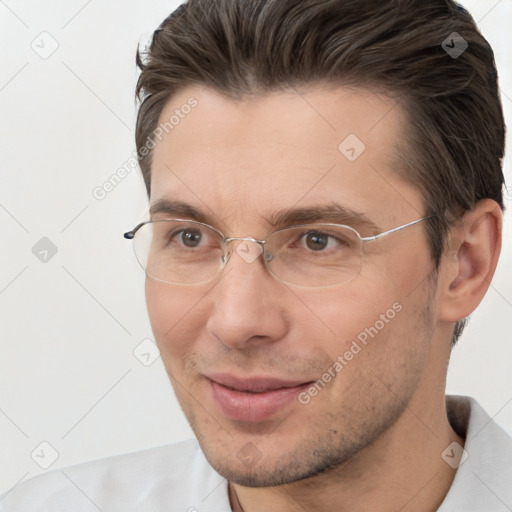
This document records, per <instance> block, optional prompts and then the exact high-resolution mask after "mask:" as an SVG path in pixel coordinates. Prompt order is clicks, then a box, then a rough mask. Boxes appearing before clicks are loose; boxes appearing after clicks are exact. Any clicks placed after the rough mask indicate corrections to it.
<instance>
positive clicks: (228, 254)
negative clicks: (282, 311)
mask: <svg viewBox="0 0 512 512" xmlns="http://www.w3.org/2000/svg"><path fill="white" fill-rule="evenodd" d="M432 217H433V216H432V215H430V216H427V217H422V218H421V219H417V220H413V221H411V222H408V223H406V224H402V225H401V226H397V227H395V228H392V229H389V230H387V231H383V232H382V233H378V234H376V235H372V236H366V237H363V236H361V234H360V233H359V232H358V231H357V229H355V228H353V227H352V226H347V225H346V224H335V223H321V222H317V223H311V224H294V225H292V226H285V227H281V228H278V229H275V230H273V231H270V232H269V233H267V235H266V236H265V238H264V239H263V240H258V239H257V238H253V237H226V236H225V235H224V233H222V231H220V230H218V229H217V228H215V227H213V226H211V225H210V224H206V223H205V222H199V221H195V220H191V219H181V218H169V219H158V220H147V221H144V222H140V223H139V224H137V225H136V226H135V227H134V228H133V229H132V230H130V231H127V232H126V233H124V234H123V237H124V238H125V239H127V240H133V239H134V238H135V235H136V233H137V231H139V229H141V228H142V227H143V226H145V225H147V224H153V223H155V222H165V221H179V222H192V223H194V224H198V225H200V226H205V227H207V228H209V229H211V230H212V231H215V232H216V233H218V234H219V235H220V237H221V239H222V257H221V265H220V267H219V269H218V271H217V273H216V274H215V275H214V276H213V277H212V278H211V279H210V280H209V281H204V282H200V283H170V282H167V281H163V280H161V279H158V278H155V277H153V276H151V275H148V274H147V272H146V269H145V268H144V267H143V270H144V272H145V273H146V275H148V277H150V278H151V279H154V280H156V281H158V282H161V283H164V284H168V285H171V286H198V285H201V284H206V283H210V282H212V281H213V280H214V279H215V278H216V277H217V276H218V275H219V274H220V273H221V272H222V270H223V269H224V268H225V266H226V265H227V263H228V261H229V259H230V257H231V254H232V252H233V251H226V247H227V244H229V243H231V242H235V241H240V242H254V243H257V244H258V245H259V246H260V247H261V249H262V252H261V256H262V260H263V264H264V265H265V269H266V270H267V271H268V272H269V273H270V274H271V275H273V276H274V277H275V278H276V279H278V280H279V281H281V282H286V283H288V281H285V280H283V279H281V278H280V277H279V276H277V275H276V274H275V273H274V272H273V271H272V270H271V269H270V268H269V267H268V262H269V261H272V258H270V259H269V258H266V257H265V256H266V253H265V244H266V243H267V240H268V237H269V236H271V235H273V234H274V233H278V232H279V231H283V230H286V229H293V228H301V227H310V226H315V225H319V226H330V227H341V228H347V229H349V230H350V231H353V232H354V233H355V234H356V235H357V237H358V238H359V240H360V241H361V243H362V245H361V247H362V248H363V252H362V255H361V256H363V255H364V242H372V241H374V240H378V239H380V238H383V237H385V236H387V235H391V234H393V233H396V232H398V231H402V230H403V229H405V228H408V227H410V226H414V225H416V224H419V223H420V222H422V221H424V220H428V219H430V218H432ZM258 257H259V256H258ZM137 260H138V257H137ZM139 263H140V262H139ZM141 266H142V265H141ZM358 275H359V274H356V275H355V276H354V279H355V278H356V277H357V276H358ZM348 282H350V281H347V282H344V283H337V284H332V285H325V286H303V285H293V283H288V284H291V285H293V286H300V287H306V288H315V289H318V288H327V287H331V286H337V285H341V284H347V283H348Z"/></svg>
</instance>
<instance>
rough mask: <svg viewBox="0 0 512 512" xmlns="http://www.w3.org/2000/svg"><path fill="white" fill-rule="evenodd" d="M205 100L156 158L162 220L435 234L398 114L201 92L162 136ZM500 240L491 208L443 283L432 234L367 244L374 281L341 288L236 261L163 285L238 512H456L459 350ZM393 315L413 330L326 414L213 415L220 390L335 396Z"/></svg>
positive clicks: (215, 457)
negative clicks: (259, 385) (295, 384)
mask: <svg viewBox="0 0 512 512" xmlns="http://www.w3.org/2000/svg"><path fill="white" fill-rule="evenodd" d="M190 97H194V98H195V99H196V100H197V107H196V108H194V110H193V111H192V112H191V113H190V114H188V115H187V116H186V117H185V118H184V119H182V120H180V123H179V124H178V125H177V126H175V127H174V129H173V130H172V131H170V132H169V134H167V135H165V136H164V137H163V138H162V140H161V141H160V142H159V143H158V144H157V146H156V148H155V149H154V154H153V167H152V185H151V197H150V202H151V204H153V203H154V202H155V201H157V200H159V199H162V198H166V199H170V200H179V201H181V202H185V203H188V204H190V205H192V206H194V207H195V208H196V209H198V210H200V211H201V212H202V213H203V215H204V216H205V218H206V222H208V223H209V224H211V225H212V226H214V227H216V228H217V229H219V230H221V231H222V232H224V233H225V235H226V236H233V237H254V238H257V239H263V238H265V236H266V234H267V233H268V232H269V231H271V230H272V229H273V226H272V225H271V224H270V223H269V222H268V219H269V218H270V217H271V215H272V214H274V213H275V212H277V211H280V210H282V209H287V208H305V207H317V206H325V205H327V204H330V203H332V202H333V201H336V202H338V203H340V204H342V205H343V206H345V207H348V208H350V209H352V210H354V211H356V212H359V213H363V214H365V215H366V216H367V217H368V218H369V219H371V220H372V221H373V222H374V223H375V224H376V225H377V226H378V228H379V230H378V231H385V230H388V229H391V228H394V227H396V226H399V225H402V224H405V223H407V222H411V221H413V220H416V219H419V218H421V217H423V215H424V205H423V200H422V197H421V191H419V190H417V189H416V188H415V187H413V186H412V185H410V184H408V183H406V182H405V181H403V180H402V179H400V178H399V177H398V175H397V173H396V172H395V170H396V168H395V166H396V164H395V163H394V160H395V159H394V157H395V146H396V143H397V141H398V140H400V138H401V137H403V133H404V130H406V128H407V123H406V118H405V115H404V112H403V111H402V110H401V108H400V107H399V106H397V105H396V104H395V102H394V101H393V100H391V99H389V98H386V97H384V96H381V95H378V94H374V93H372V92H369V91H365V90H362V89H355V90H354V89H344V88H333V87H331V88H328V87H320V86H315V87H310V88H309V89H307V90H305V89H304V90H301V91H294V90H290V91H282V92H279V93H272V94H267V95H265V96H259V97H252V98H246V99H244V100H242V101H234V100H231V99H227V98H225V97H223V96H221V95H219V94H218V93H216V92H213V91H211V90H208V89H204V88H201V87H189V88H186V89H184V90H182V91H180V92H179V93H178V94H176V95H175V96H174V97H173V98H172V99H171V100H170V102H169V103H168V105H167V106H166V108H165V109H164V111H163V112H162V115H161V120H162V121H163V120H166V119H168V118H169V117H170V116H171V115H172V113H173V111H174V110H175V109H177V108H180V106H181V105H183V104H185V103H186V102H187V100H188V99H189V98H190ZM349 134H356V135H357V137H358V138H359V139H360V140H361V141H363V142H364V144H365V146H366V149H365V151H364V152H363V153H362V154H361V155H360V156H359V157H358V158H357V159H356V160H355V161H349V159H347V158H346V157H345V156H344V155H343V154H342V153H341V152H340V151H339V149H338V146H339V144H340V143H341V142H342V141H343V140H344V139H345V138H346V137H347V136H348V135H349ZM159 218H164V216H160V217H159ZM373 234H376V233H375V232H373V231H372V232H370V231H368V230H366V231H365V230H364V229H362V230H361V235H362V236H369V235H373ZM500 235H501V213H500V212H499V208H498V207H497V205H496V204H495V203H493V202H492V201H482V202H481V203H479V205H478V207H477V208H476V209H475V211H474V212H470V213H469V214H467V216H466V217H465V218H464V219H463V222H461V223H460V224H458V225H457V226H455V227H454V229H453V232H452V238H451V245H450V249H449V251H448V252H447V254H446V256H445V257H444V258H443V261H442V263H441V267H440V269H439V272H438V273H437V272H434V269H433V263H432V260H431V257H430V252H429V248H428V245H427V242H426V236H425V233H424V223H419V224H417V225H415V226H413V227H410V228H407V229H406V230H403V231H400V232H398V233H395V234H392V235H390V236H388V237H385V238H383V239H381V240H378V241H373V242H368V243H366V244H365V255H364V260H363V266H362V269H361V272H360V274H359V275H358V276H357V278H355V279H354V280H352V281H351V282H350V283H347V284H344V285H340V286H333V287H329V288H323V289H306V288H300V287H294V286H291V285H288V284H284V283H282V282H280V281H279V280H277V279H276V278H275V277H273V276H272V275H271V274H269V273H268V272H267V271H266V269H265V267H264V265H263V262H262V260H261V258H258V259H257V260H256V261H254V262H253V263H250V264H249V263H246V262H245V261H244V259H242V258H241V257H240V256H239V255H238V254H237V253H236V251H234V252H233V254H232V256H231V259H230V261H229V262H228V264H227V266H226V268H225V269H224V271H223V273H222V274H221V276H220V277H219V278H218V279H216V280H215V281H213V282H211V283H208V284H202V285H199V286H189V287H187V286H185V287H183V286H172V285H165V284H162V283H159V282H157V281H155V280H152V279H147V281H146V299H147V305H148V311H149V315H150V320H151V324H152V328H153V331H154V335H155V338H156V341H157V344H158V347H159V349H160V352H161V356H162V359H163V361H164V364H165V367H166V370H167V373H168V374H169V377H170V379H171V382H172V384H173V386H174V389H175V392H176V396H177V398H178V400H179V402H180V404H181V407H182V409H183V411H184V413H185V415H186V416H187V419H188V420H189V422H190V424H191V426H192V428H193V430H194V432H195V433H196V436H197V437H198V440H199V442H200V444H201V447H202V449H203V451H204V453H205V455H206V457H207V458H208V460H209V462H210V464H211V465H212V466H213V467H214V468H215V469H216V470H217V471H218V472H219V473H220V474H221V475H223V476H224V477H226V478H227V479H228V481H229V482H230V484H231V485H230V492H231V499H232V502H233V509H234V510H242V509H243V510H244V511H245V512H251V511H258V510H265V511H270V512H272V511H278V510H279V511H281V512H283V511H285V512H286V511H295V510H313V509H314V510H318V511H322V510H338V511H345V510H347V511H348V510H351V511H354V510H358V511H370V510H380V511H388V510H389V511H396V510H401V511H402V512H404V511H409V510H410V511H413V510H414V511H416V512H421V511H430V510H432V511H433V510H436V509H437V508H438V506H439V505H440V503H441V502H442V500H443V498H444V496H445V494H446V492H447V491H448V489H449V486H450V484H451V481H452V479H453V477H454V473H455V472H454V470H453V469H452V468H450V467H449V466H448V465H447V464H446V463H445V462H444V461H443V460H442V459H441V456H440V454H441V453H442V451H443V450H444V449H445V448H446V447H447V446H448V445H449V444H450V443H452V442H454V441H455V442H458V443H459V444H461V445H463V443H464V441H463V440H462V439H461V438H460V437H459V436H458V435H457V434H456V433H455V432H454V431H453V430H452V429H451V427H450V425H449V423H448V421H447V417H446V410H445V398H444V388H445V379H446V370H447V365H448V360H449V354H450V339H451V333H452V330H453V325H454V322H455V321H457V320H459V319H461V318H464V317H465V316H466V315H468V314H469V313H470V312H471V311H472V310H473V309H474V308H475V307H476V306H477V305H478V303H479V302H480V300H481V298H482V297H483V295H484V294H485V291H486V290H487V286H488V282H490V278H491V277H492V273H493V272H494V268H495V266H496V261H497V257H498V254H499V247H500V243H499V240H500ZM237 243H238V242H235V243H234V247H233V249H235V248H236V244H237ZM393 304H399V306H400V308H401V310H400V312H398V313H397V314H396V315H395V316H394V318H393V319H391V320H389V321H388V322H386V323H385V325H384V327H383V328H382V329H379V330H378V333H377V334H376V335H375V336H374V337H373V338H369V339H368V343H367V345H366V346H362V348H361V350H360V352H359V353H358V354H357V355H355V356H354V357H353V359H352V360H350V361H347V364H346V365H344V367H343V370H342V371H340V372H339V373H337V374H336V377H335V378H333V379H331V380H330V382H329V383H328V384H327V385H326V386H325V387H324V388H323V389H321V391H320V392H318V393H317V394H316V396H313V397H311V400H310V401H309V403H307V404H302V403H300V402H299V401H298V400H293V401H292V402H291V403H290V404H288V405H287V406H285V407H284V408H283V409H282V410H280V411H278V412H277V413H276V414H275V415H273V416H272V417H271V418H270V419H268V420H266V421H261V422H243V421H235V420H231V419H229V418H227V417H226V416H225V415H224V414H223V413H222V411H221V410H220V408H219V407H218V405H217V404H216V402H215V400H214V399H213V397H212V392H211V388H210V382H209V380H208V379H207V377H206V375H211V374H212V373H229V374H232V375H235V376H238V377H250V376H258V377H261V376H266V377H276V378H280V379H287V380H300V381H304V382H306V381H316V380H317V379H320V378H321V377H322V375H323V374H324V373H325V372H326V371H327V370H328V369H329V368H331V367H332V366H333V363H334V362H335V361H336V360H337V358H338V356H340V355H341V356H343V354H345V352H346V351H347V350H349V349H350V347H351V344H352V342H353V341H354V340H355V339H357V336H358V334H360V333H361V332H363V331H364V330H365V329H366V328H370V327H371V326H375V325H376V321H377V320H379V319H380V318H381V315H382V314H385V313H386V311H388V310H389V309H390V308H392V307H393ZM241 453H249V454H250V456H249V457H248V458H246V459H243V457H241V456H240V454H241ZM270 486H272V487H270Z"/></svg>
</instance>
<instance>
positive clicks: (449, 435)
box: [230, 394, 464, 512]
mask: <svg viewBox="0 0 512 512" xmlns="http://www.w3.org/2000/svg"><path fill="white" fill-rule="evenodd" d="M424 400H425V397H421V396H417V397H415V398H413V399H412V400H411V402H410V403H409V404H408V407H407V408H406V409H405V411H404V413H403V414H402V416H401V417H400V418H399V420H398V421H397V422H396V423H395V425H394V426H393V427H392V428H390V429H389V430H388V431H387V432H385V433H384V434H383V435H382V436H381V437H380V438H379V439H378V440H377V441H376V442H375V443H374V444H373V445H371V446H369V447H367V448H365V449H364V450H362V451H361V452H359V453H358V454H356V455H355V456H354V457H353V458H352V459H350V460H349V461H347V462H346V463H345V464H344V465H343V466H341V467H337V468H335V469H332V470H330V471H328V472H324V473H322V474H320V475H316V476H315V477H312V478H309V479H307V480H301V481H298V482H294V483H291V484H287V485H284V486H279V487H267V488H249V487H243V486H240V485H236V484H230V495H231V496H230V497H231V502H232V507H233V511H234V512H257V511H259V510H265V511H267V512H277V511H279V512H303V511H304V510H316V511H318V512H323V511H331V510H337V511H339V512H345V511H352V510H359V511H361V512H365V511H373V510H379V511H380V512H396V511H397V510H400V512H434V511H435V510H437V509H438V508H439V506H440V505H441V503H442V501H443V499H444V497H445V496H446V494H447V492H448V490H449V488H450V486H451V483H452V481H453V478H454V476H455V470H454V469H453V468H452V467H450V466H449V465H448V464H447V463H446V462H445V461H444V460H443V459H442V458H441V453H442V452H443V451H444V450H445V449H446V448H447V447H448V446H449V445H450V444H451V443H452V442H457V443H459V444H460V445H461V446H463V445H464V441H463V440H462V439H461V438H460V437H459V436H458V435H457V434H456V433H455V432H454V431H453V430H452V428H451V426H450V424H449V422H448V419H447V415H446V406H445V402H444V394H443V396H442V399H441V400H439V399H438V400H437V403H438V406H437V407H436V408H430V411H429V413H425V410H426V409H427V410H428V408H427V407H426V404H425V401H424ZM430 400H432V398H430Z"/></svg>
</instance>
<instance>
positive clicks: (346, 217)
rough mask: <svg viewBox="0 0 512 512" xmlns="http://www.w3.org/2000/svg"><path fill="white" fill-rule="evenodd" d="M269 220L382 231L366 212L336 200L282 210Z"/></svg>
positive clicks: (273, 223)
mask: <svg viewBox="0 0 512 512" xmlns="http://www.w3.org/2000/svg"><path fill="white" fill-rule="evenodd" d="M268 222H269V224H270V225H272V226H274V227H285V226H291V225H294V224H308V223H315V222H322V223H328V224H344V225H346V226H350V227H353V228H355V229H364V230H368V231H374V232H375V233H379V232H380V228H379V227H378V226H377V225H376V224H375V223H374V222H373V221H372V220H371V219H370V218H369V217H368V216H367V215H366V214H364V213H360V212H356V211H354V210H352V209H350V208H347V207H345V206H342V205H341V204H339V203H336V202H332V203H329V204H327V205H318V206H311V207H307V208H287V209H284V210H280V211H278V212H276V213H274V214H272V216H271V217H270V219H269V221H268Z"/></svg>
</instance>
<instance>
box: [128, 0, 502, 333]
mask: <svg viewBox="0 0 512 512" xmlns="http://www.w3.org/2000/svg"><path fill="white" fill-rule="evenodd" d="M454 32H456V33H457V34H458V36H455V38H456V39H455V40H457V41H462V40H464V41H465V42H466V43H467V45H468V47H467V49H466V50H465V51H464V52H463V53H462V54H461V55H454V54H450V52H449V51H448V50H449V48H450V47H452V46H454V44H455V43H454V39H453V37H454V35H453V33H454ZM459 36H461V37H462V38H463V39H457V37H459ZM450 38H451V39H450ZM446 41H447V43H446ZM443 43H444V44H443ZM137 64H138V66H139V67H140V69H141V74H140V77H139V80H138V84H137V91H136V93H137V97H138V98H139V100H140V101H141V104H140V108H139V113H138V117H137V126H136V144H137V151H138V155H139V159H140V167H141V170H142V174H143V177H144V181H145V184H146V188H147V191H148V195H149V191H150V183H151V152H148V150H147V145H148V140H149V139H151V136H152V134H153V132H154V130H155V129H156V127H157V124H158V121H159V117H160V114H161V112H162V110H163V108H164V106H165V104H166V103H167V102H168V100H169V99H170V98H171V97H172V96H173V95H174V94H175V93H176V92H177V91H178V90H180V89H182V88H184V87H186V86H189V85H195V84H199V85H204V86H207V87H209V88H212V89H214V90H216V91H219V92H221V93H223V94H225V95H227V96H228V97H231V98H233V99H240V98H243V97H244V96H246V95H254V94H264V93H267V92H272V91H277V90H282V89H285V88H289V87H299V86H301V85H310V84H315V83H321V82H322V83H325V82H327V83H332V84H334V85H336V84H340V85H351V86H362V87H365V88H373V89H375V88H377V89H378V90H383V91H386V93H388V94H392V95H393V96H395V97H396V98H397V99H398V101H400V104H401V105H402V106H403V107H404V109H405V111H406V113H407V114H408V121H409V124H410V126H409V127H408V128H409V129H408V130H407V140H403V141H399V143H398V145H399V146H400V147H401V148H402V149H403V150H402V151H399V155H398V158H399V159H400V164H401V169H398V172H400V174H401V176H402V177H403V178H405V179H406V180H408V181H409V182H411V183H413V184H414V185H415V186H416V187H418V188H419V189H420V190H421V191H422V193H423V197H424V201H425V205H426V212H425V215H426V216H432V218H430V219H429V220H428V221H427V223H426V230H427V236H428V241H429V245H430V248H431V254H432V258H433V260H434V262H435V265H436V267H437V266H438V265H439V262H440V260H441V256H442V254H443V251H444V247H445V240H446V235H447V232H448V229H449V227H450V225H451V224H452V222H453V221H454V220H456V219H458V218H460V216H461V215H462V214H463V213H464V212H466V211H468V210H471V209H473V208H474V206H475V205H476V203H477V202H478V201H479V200H481V199H484V198H490V199H493V200H494V201H496V202H497V203H498V204H499V205H500V207H501V208H502V209H503V196H502V191H503V185H504V177H503V172H502V158H503V154H504V146H505V126H504V120H503V112H502V107H501V101H500V96H499V89H498V80H497V78H498V75H497V71H496V66H495V62H494V54H493V51H492V49H491V47H490V45H489V44H488V42H487V41H486V40H485V38H484V37H483V36H482V35H481V34H480V32H479V30H478V28H477V26H476V24H475V22H474V20H473V19H472V17H471V16H470V15H469V13H468V12H467V11H466V10H465V9H463V8H462V7H461V6H459V5H458V4H457V3H455V2H453V1H451V0H428V1H425V0H387V1H382V0H189V1H188V2H187V3H185V4H182V5H181V6H180V7H179V8H178V9H176V11H174V12H173V13H172V14H171V15H170V16H169V17H168V18H167V19H166V20H165V21H164V22H163V23H162V24H161V25H160V27H159V28H158V29H157V30H156V31H155V33H154V35H153V40H152V43H151V45H150V46H149V48H148V49H147V51H146V52H143V53H141V52H137ZM462 327H463V323H462V322H460V323H458V324H457V326H456V328H455V333H454V342H455V341H456V339H457V338H458V336H460V334H461V332H462Z"/></svg>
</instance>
